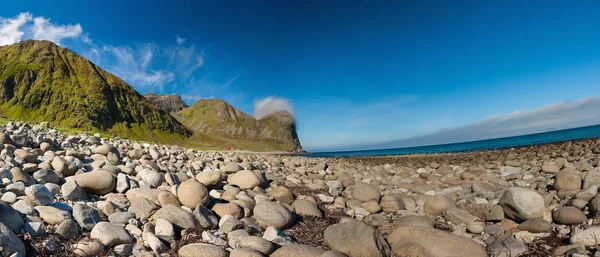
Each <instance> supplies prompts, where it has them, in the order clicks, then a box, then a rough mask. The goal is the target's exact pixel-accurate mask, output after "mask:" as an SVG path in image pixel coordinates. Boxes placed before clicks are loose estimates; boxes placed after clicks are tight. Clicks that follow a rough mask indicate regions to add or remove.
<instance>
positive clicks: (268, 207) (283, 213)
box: [254, 201, 296, 229]
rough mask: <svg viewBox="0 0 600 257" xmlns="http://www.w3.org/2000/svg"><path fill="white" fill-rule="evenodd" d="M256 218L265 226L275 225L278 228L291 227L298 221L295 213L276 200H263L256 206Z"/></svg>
mask: <svg viewBox="0 0 600 257" xmlns="http://www.w3.org/2000/svg"><path fill="white" fill-rule="evenodd" d="M254 218H255V219H256V221H257V222H258V224H260V225H261V226H262V227H263V228H266V227H269V226H273V227H275V228H277V229H287V228H290V227H291V226H292V225H293V224H294V222H295V221H296V217H295V215H294V213H292V212H291V211H290V210H289V209H288V208H286V207H285V206H283V205H281V204H279V203H275V202H269V201H265V202H261V203H258V204H257V205H256V206H255V207H254Z"/></svg>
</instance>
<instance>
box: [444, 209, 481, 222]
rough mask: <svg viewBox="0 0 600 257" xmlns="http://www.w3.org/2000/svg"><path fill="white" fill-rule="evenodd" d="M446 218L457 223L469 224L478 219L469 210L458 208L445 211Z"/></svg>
mask: <svg viewBox="0 0 600 257" xmlns="http://www.w3.org/2000/svg"><path fill="white" fill-rule="evenodd" d="M445 216H446V218H447V219H448V220H449V221H450V222H452V223H453V224H456V225H461V224H462V225H468V224H469V223H471V222H473V221H475V220H477V217H475V216H473V215H471V214H470V213H469V212H468V211H465V210H463V209H458V208H450V209H448V210H446V212H445Z"/></svg>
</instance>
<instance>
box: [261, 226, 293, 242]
mask: <svg viewBox="0 0 600 257" xmlns="http://www.w3.org/2000/svg"><path fill="white" fill-rule="evenodd" d="M263 238H264V239H266V240H269V241H271V242H273V243H275V244H277V245H280V246H284V245H289V244H295V243H296V242H295V241H294V240H293V239H292V238H291V237H289V236H288V235H286V234H285V233H283V232H282V231H279V230H278V229H276V228H275V227H268V228H267V229H265V233H264V234H263Z"/></svg>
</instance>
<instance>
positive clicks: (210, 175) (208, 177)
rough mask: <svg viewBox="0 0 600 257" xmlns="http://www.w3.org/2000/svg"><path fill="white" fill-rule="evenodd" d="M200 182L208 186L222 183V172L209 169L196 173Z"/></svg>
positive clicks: (212, 186) (211, 186)
mask: <svg viewBox="0 0 600 257" xmlns="http://www.w3.org/2000/svg"><path fill="white" fill-rule="evenodd" d="M196 179H197V180H198V182H200V183H202V184H204V185H205V186H206V187H208V188H214V187H215V186H216V185H218V184H219V183H221V172H218V171H216V170H207V171H203V172H200V173H198V174H197V175H196Z"/></svg>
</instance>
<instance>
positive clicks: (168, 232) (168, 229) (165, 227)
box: [154, 219, 176, 243]
mask: <svg viewBox="0 0 600 257" xmlns="http://www.w3.org/2000/svg"><path fill="white" fill-rule="evenodd" d="M154 232H155V234H156V236H157V237H159V238H160V239H162V240H165V241H167V242H169V243H175V235H176V233H175V228H174V227H173V224H171V222H169V221H168V220H165V219H157V220H156V226H155V228H154Z"/></svg>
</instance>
